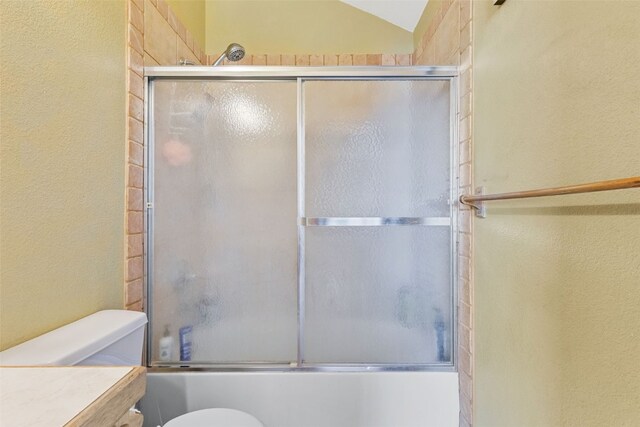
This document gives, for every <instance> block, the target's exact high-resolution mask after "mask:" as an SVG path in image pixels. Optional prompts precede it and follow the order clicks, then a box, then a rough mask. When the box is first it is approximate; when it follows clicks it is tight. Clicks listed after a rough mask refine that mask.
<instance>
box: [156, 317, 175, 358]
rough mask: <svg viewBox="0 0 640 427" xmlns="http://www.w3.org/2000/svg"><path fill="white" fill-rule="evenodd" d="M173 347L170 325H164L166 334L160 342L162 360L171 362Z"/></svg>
mask: <svg viewBox="0 0 640 427" xmlns="http://www.w3.org/2000/svg"><path fill="white" fill-rule="evenodd" d="M172 349H173V337H172V336H171V333H170V332H169V325H166V326H165V327H164V336H163V337H162V338H160V342H159V350H160V361H161V362H170V361H171V350H172Z"/></svg>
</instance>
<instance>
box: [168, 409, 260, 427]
mask: <svg viewBox="0 0 640 427" xmlns="http://www.w3.org/2000/svg"><path fill="white" fill-rule="evenodd" d="M164 427H264V425H263V424H262V423H261V422H260V421H258V419H257V418H256V417H254V416H252V415H249V414H247V413H246V412H242V411H238V410H236V409H228V408H210V409H201V410H199V411H193V412H189V413H186V414H184V415H180V416H179V417H176V418H174V419H172V420H171V421H169V422H168V423H166V424H165V425H164Z"/></svg>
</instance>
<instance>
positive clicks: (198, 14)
mask: <svg viewBox="0 0 640 427" xmlns="http://www.w3.org/2000/svg"><path fill="white" fill-rule="evenodd" d="M166 1H167V3H168V4H169V6H170V7H171V9H173V11H174V12H175V14H176V16H177V17H178V18H179V19H180V21H182V23H183V24H184V26H185V27H187V30H189V31H190V32H191V34H192V35H193V38H194V39H195V40H196V41H197V42H198V43H199V44H200V46H204V44H205V37H206V31H205V4H206V1H205V0H166Z"/></svg>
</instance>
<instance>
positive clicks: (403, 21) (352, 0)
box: [340, 0, 429, 32]
mask: <svg viewBox="0 0 640 427" xmlns="http://www.w3.org/2000/svg"><path fill="white" fill-rule="evenodd" d="M340 1H341V2H343V3H346V4H348V5H350V6H353V7H355V8H357V9H360V10H363V11H365V12H367V13H370V14H372V15H375V16H377V17H378V18H381V19H384V20H385V21H387V22H390V23H392V24H394V25H397V26H398V27H400V28H403V29H405V30H407V31H409V32H413V30H415V28H416V25H417V24H418V21H419V20H420V16H422V12H424V8H425V7H427V2H428V1H429V0H340Z"/></svg>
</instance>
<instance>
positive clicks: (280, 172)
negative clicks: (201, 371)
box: [147, 71, 455, 369]
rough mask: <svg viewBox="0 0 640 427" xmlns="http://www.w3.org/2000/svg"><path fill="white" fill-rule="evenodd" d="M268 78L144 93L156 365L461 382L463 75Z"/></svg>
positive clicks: (172, 83) (167, 86) (152, 359)
mask: <svg viewBox="0 0 640 427" xmlns="http://www.w3.org/2000/svg"><path fill="white" fill-rule="evenodd" d="M274 73H275V74H274V76H272V77H271V78H270V77H269V76H266V77H265V76H264V75H261V77H260V78H259V79H258V78H246V77H245V78H239V77H235V78H234V77H233V76H228V77H225V78H216V77H209V78H203V77H199V78H198V77H189V76H188V75H187V76H184V75H181V76H179V78H175V77H171V76H163V77H156V78H151V79H150V80H149V98H148V99H149V108H148V128H147V129H148V147H149V149H148V164H147V169H148V174H147V178H148V180H147V196H148V212H147V213H148V215H147V219H148V221H147V232H148V244H149V245H148V249H147V280H148V295H147V301H148V311H149V314H150V333H149V339H150V342H149V344H150V345H149V346H148V350H149V354H148V358H149V359H148V360H149V364H150V365H155V366H210V367H225V366H226V367H229V366H234V367H238V366H240V367H247V368H256V367H265V366H266V367H270V366H272V367H277V366H287V367H291V368H293V369H296V368H315V367H323V368H330V367H332V366H334V367H344V366H347V367H353V368H354V369H357V367H358V366H367V367H380V368H391V369H393V368H402V369H424V368H433V367H435V368H438V367H447V366H451V365H452V363H453V351H452V348H453V345H452V344H453V341H454V340H453V337H454V336H455V335H454V332H455V324H454V321H453V319H454V304H453V301H454V276H455V275H454V274H453V263H454V261H453V260H454V257H453V253H454V251H453V249H454V247H453V245H454V243H453V242H454V240H453V238H452V236H453V231H454V230H453V227H452V224H453V222H452V217H453V213H454V212H453V211H452V200H453V197H455V191H454V190H453V187H454V186H453V185H452V179H451V164H452V161H453V160H454V159H452V155H451V153H452V150H451V140H452V125H451V124H452V111H455V110H454V108H452V107H453V106H452V104H451V102H452V101H451V100H452V99H453V97H452V91H453V85H452V76H449V77H446V76H445V77H440V78H419V77H411V78H399V77H393V78H391V77H383V76H380V77H367V78H366V79H365V78H356V77H354V78H345V77H341V78H337V77H336V78H317V77H308V78H306V77H302V76H285V75H277V72H276V71H274ZM181 330H182V332H183V334H182V337H181V333H180V331H181ZM187 331H190V336H191V338H190V339H191V342H192V345H191V348H190V352H187V351H186V350H187V347H188V346H186V344H187V343H185V342H183V343H182V344H183V346H182V347H183V348H182V350H183V351H182V352H181V338H182V341H185V340H186V339H188V337H187V335H188V334H186V335H185V332H187ZM166 337H169V338H166ZM188 353H189V354H188Z"/></svg>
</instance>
